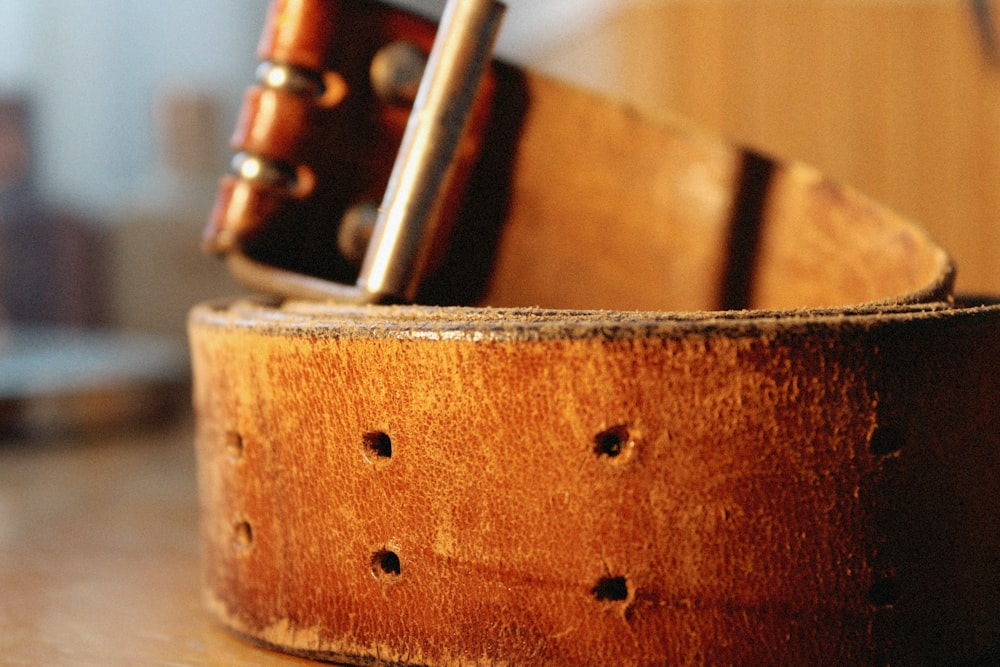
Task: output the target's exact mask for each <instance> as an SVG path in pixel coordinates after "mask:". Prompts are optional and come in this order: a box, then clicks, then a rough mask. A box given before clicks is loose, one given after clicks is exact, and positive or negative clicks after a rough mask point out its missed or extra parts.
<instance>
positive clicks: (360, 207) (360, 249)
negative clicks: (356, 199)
mask: <svg viewBox="0 0 1000 667" xmlns="http://www.w3.org/2000/svg"><path fill="white" fill-rule="evenodd" d="M377 219H378V206H377V205H376V204H372V203H370V202H363V203H360V204H355V205H354V206H352V207H350V208H349V209H347V210H346V211H345V212H344V215H343V217H342V218H341V219H340V229H339V230H337V248H338V249H339V250H340V254H341V255H343V256H344V259H346V260H347V261H349V262H354V263H355V264H360V263H361V261H362V260H363V259H364V258H365V252H366V251H367V250H368V243H369V242H370V241H371V238H372V232H373V230H374V229H375V221H376V220H377Z"/></svg>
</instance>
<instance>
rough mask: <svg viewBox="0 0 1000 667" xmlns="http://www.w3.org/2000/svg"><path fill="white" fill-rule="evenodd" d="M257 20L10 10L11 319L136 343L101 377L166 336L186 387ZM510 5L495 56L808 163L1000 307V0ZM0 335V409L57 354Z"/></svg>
mask: <svg viewBox="0 0 1000 667" xmlns="http://www.w3.org/2000/svg"><path fill="white" fill-rule="evenodd" d="M267 4H268V3H267V0H172V1H171V2H135V1H134V0H2V2H0V323H3V322H7V323H8V329H9V325H10V324H11V323H14V324H17V325H18V327H20V328H21V329H22V330H23V329H24V327H28V330H29V334H28V335H27V339H29V340H32V339H34V340H36V341H37V340H40V338H39V337H38V336H37V335H36V334H35V333H31V332H34V331H35V329H31V327H38V326H45V327H49V328H52V327H56V328H57V329H60V330H61V329H64V328H66V329H69V330H73V331H75V330H77V329H78V328H79V327H85V328H88V329H93V328H99V329H100V330H102V331H110V332H113V334H114V335H115V336H118V335H127V336H128V338H127V339H122V338H115V339H114V340H112V341H110V343H109V345H108V347H107V349H108V350H109V352H108V355H106V357H105V358H104V361H101V360H100V359H98V360H96V361H95V362H94V363H95V364H96V366H97V367H105V368H106V367H108V363H107V356H111V357H121V358H124V357H127V356H128V355H124V354H116V353H115V352H114V350H122V349H124V348H123V347H122V346H124V345H128V344H130V343H129V341H132V342H135V341H139V340H140V339H141V343H142V344H143V345H145V344H149V343H150V342H151V341H152V342H162V343H163V345H160V346H159V347H158V348H156V349H161V350H166V349H168V348H170V346H171V345H173V346H174V347H173V348H171V349H173V350H175V353H171V354H172V355H173V356H171V354H167V353H164V354H165V356H164V357H163V359H164V361H163V368H162V369H160V370H158V371H157V373H161V374H167V375H170V374H182V373H183V372H184V371H183V370H178V369H183V368H185V367H186V361H185V360H184V358H183V337H184V318H185V314H186V312H187V309H188V308H189V307H190V305H192V304H193V303H195V302H197V301H200V300H203V299H206V298H211V297H215V296H220V295H226V294H230V293H233V292H235V291H237V288H236V287H235V286H234V285H232V284H231V283H230V282H229V279H228V277H227V276H226V275H225V272H224V271H223V270H222V268H221V267H220V266H219V265H218V264H217V263H216V262H213V261H211V260H209V259H207V258H205V257H204V256H202V255H201V254H200V252H199V250H198V244H199V240H200V234H201V228H202V225H203V224H204V221H205V219H206V216H207V214H208V211H209V208H210V206H211V202H212V198H213V194H214V190H215V185H216V180H217V178H218V176H219V175H220V174H221V173H222V172H223V171H224V170H225V169H226V165H227V163H228V159H229V150H228V148H227V139H228V135H229V133H230V131H231V130H232V127H233V124H234V121H235V118H236V115H237V111H238V109H239V106H240V104H241V101H242V93H243V90H244V88H245V87H246V86H247V85H249V84H250V82H251V79H252V76H253V71H254V67H255V64H256V62H255V58H254V51H255V46H256V41H257V37H258V35H259V32H260V30H261V27H262V25H263V20H264V15H265V12H266V7H267ZM397 4H403V5H406V6H409V7H410V8H414V9H417V10H418V11H421V12H423V13H426V14H429V15H435V14H437V13H438V12H439V11H440V9H441V7H442V6H443V4H444V2H443V0H408V1H401V2H398V3H397ZM507 4H508V6H509V11H508V15H507V19H506V21H505V24H504V28H503V31H502V37H501V41H500V45H499V48H498V50H499V53H500V55H501V56H502V57H503V58H505V59H507V60H512V61H515V62H518V63H523V64H529V65H531V66H533V67H535V68H538V69H541V70H544V71H547V72H549V73H551V74H553V75H555V76H558V77H560V78H563V79H568V80H571V81H574V82H577V83H580V84H582V85H585V86H587V87H590V88H593V89H596V90H598V91H602V92H606V93H608V94H609V95H614V96H616V97H619V98H622V99H625V100H626V101H628V102H630V103H631V104H633V105H635V106H636V107H637V108H639V109H640V110H642V111H643V112H645V113H647V114H650V115H654V116H656V115H663V116H670V115H674V114H680V115H682V116H686V117H688V118H690V119H691V120H693V121H694V122H695V123H697V124H700V125H703V126H705V127H706V128H708V129H709V130H713V131H715V132H717V133H720V134H722V135H724V136H727V137H729V138H731V139H732V140H734V141H736V142H739V143H743V144H748V145H751V146H754V147H756V148H758V149H761V150H764V151H767V152H769V153H773V154H775V155H777V156H778V157H783V158H795V159H801V160H803V161H806V162H809V163H811V164H813V165H815V166H817V167H819V168H820V169H821V170H822V171H824V172H826V173H827V174H829V175H831V176H833V177H834V178H836V179H839V180H843V181H846V182H848V183H850V184H852V185H854V186H856V187H858V188H859V189H861V190H862V191H864V192H866V193H867V194H869V195H871V196H873V197H875V198H876V199H879V200H881V201H883V202H885V203H886V204H888V205H889V206H891V207H892V208H894V209H896V210H897V211H899V212H901V213H904V214H906V215H908V216H910V217H912V218H914V219H915V220H917V221H919V222H920V223H921V224H922V225H924V226H925V227H926V228H927V229H929V230H930V231H931V233H932V234H933V235H934V236H935V237H937V239H938V240H939V241H940V242H941V243H942V244H943V245H944V246H945V247H946V248H947V249H948V250H949V251H950V252H951V253H952V255H953V256H954V257H955V258H956V259H957V262H958V265H959V288H960V289H961V290H964V291H972V292H990V291H991V292H996V291H1000V271H997V268H996V267H997V265H998V260H1000V187H998V186H1000V64H998V59H1000V55H998V45H997V37H996V34H997V31H998V29H1000V23H998V20H997V14H998V13H1000V1H994V0H969V1H965V0H660V1H656V0H630V1H622V0H545V1H543V2H538V1H537V0H509V2H508V3H507ZM2 331H3V327H2V326H0V402H2V400H3V391H8V392H10V391H13V392H15V393H16V392H17V391H22V392H23V391H24V388H25V386H26V385H25V384H24V382H25V380H24V379H23V378H21V379H20V380H18V382H19V383H20V384H17V385H16V386H14V385H13V384H12V382H11V381H10V378H12V377H14V371H15V370H17V371H18V372H19V373H21V374H23V375H27V376H34V375H39V374H40V373H42V370H41V369H42V368H43V366H44V365H45V364H46V363H47V362H46V361H45V359H50V360H51V359H54V358H56V356H58V355H53V354H52V353H51V350H48V351H45V350H42V351H41V352H39V351H38V350H36V351H35V353H33V354H34V356H31V358H30V362H24V351H23V343H18V344H17V346H15V345H14V343H12V341H13V340H15V339H17V340H21V341H23V339H24V338H25V336H23V335H22V336H21V337H20V338H17V337H13V336H12V335H10V334H9V333H8V335H7V336H6V337H5V336H4V335H3V333H2ZM150 337H153V338H150ZM5 340H6V343H5V342H4V341H5ZM106 342H107V341H106ZM60 349H65V347H63V348H60ZM85 349H93V346H90V347H89V348H85ZM150 349H151V348H145V347H143V348H138V352H137V355H136V358H137V359H139V361H137V362H136V364H137V365H138V366H140V367H142V366H146V367H148V366H150V364H151V363H152V362H150V361H149V360H150V359H155V358H158V357H155V356H153V357H150V356H149V355H150V354H151V353H150V352H149V350H150ZM176 350H179V352H176ZM81 354H82V353H80V352H79V351H77V352H75V353H73V354H70V355H69V356H70V357H71V358H72V357H74V356H75V357H77V358H79V357H80V356H81ZM29 356H30V355H29ZM15 358H18V359H20V361H21V362H24V363H20V364H19V365H14V364H13V362H12V360H13V359H15ZM143 359H145V360H146V361H142V360H143ZM170 359H172V360H173V361H169V360H170ZM178 359H179V361H178ZM59 363H60V364H64V363H65V360H62V361H60V362H59ZM60 368H61V367H60ZM12 369H14V370H12ZM25 369H27V370H25ZM61 372H62V374H61V375H60V374H59V373H57V377H63V378H65V377H67V376H66V374H65V372H64V371H61ZM117 372H119V373H120V374H122V375H126V376H127V375H128V374H129V372H130V371H129V370H128V369H127V368H126V369H119V371H117ZM132 372H139V373H140V374H141V369H138V370H137V369H133V371H132ZM4 375H6V376H7V378H8V380H7V383H6V385H7V389H4V386H5V385H4ZM57 384H58V383H57ZM12 386H13V389H11V387H12ZM49 391H51V390H49Z"/></svg>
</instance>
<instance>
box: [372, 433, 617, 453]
mask: <svg viewBox="0 0 1000 667" xmlns="http://www.w3.org/2000/svg"><path fill="white" fill-rule="evenodd" d="M362 441H363V442H364V446H365V451H366V452H367V453H368V454H369V455H371V456H372V457H373V458H375V459H390V458H392V454H393V450H392V438H391V437H390V436H389V434H388V433H385V432H384V431H371V432H369V433H365V434H364V436H362ZM636 442H637V439H636V437H635V435H634V434H633V433H632V432H631V431H630V430H629V428H628V427H627V426H625V425H619V426H614V427H612V428H609V429H607V430H605V431H601V432H600V433H598V434H597V435H596V436H594V454H595V455H597V456H598V457H602V458H607V459H612V460H624V459H626V458H628V456H629V455H630V454H631V453H632V450H633V449H634V448H635V446H636Z"/></svg>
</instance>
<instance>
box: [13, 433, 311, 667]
mask: <svg viewBox="0 0 1000 667" xmlns="http://www.w3.org/2000/svg"><path fill="white" fill-rule="evenodd" d="M192 432H193V429H192V427H191V424H190V420H188V419H181V420H178V421H177V422H174V423H171V424H169V425H167V426H166V427H163V428H160V429H157V430H156V431H153V432H149V431H144V432H141V433H138V432H136V433H122V434H117V435H105V436H101V437H94V436H92V437H77V438H50V439H47V440H44V439H43V440H38V439H36V440H30V441H23V440H15V441H9V440H8V441H4V440H0V665H46V666H48V665H74V666H75V665H100V666H101V667H111V666H115V665H171V666H179V665H191V666H194V665H226V666H232V665H236V666H244V665H245V666H249V665H260V666H270V665H305V664H313V663H309V662H307V661H303V660H299V659H296V658H292V657H288V656H284V655H280V654H277V653H274V652H271V651H268V650H266V649H263V648H260V647H257V646H254V645H252V644H248V643H246V642H244V641H242V640H240V639H237V638H236V637H233V636H232V635H230V634H229V633H227V632H226V631H224V630H223V629H221V628H220V627H219V626H217V625H216V624H215V623H214V621H213V620H212V618H211V617H210V616H209V615H208V614H207V613H206V612H205V611H204V610H203V608H202V606H201V600H200V593H199V566H198V539H197V521H198V501H197V495H196V490H195V470H194V451H193V445H192Z"/></svg>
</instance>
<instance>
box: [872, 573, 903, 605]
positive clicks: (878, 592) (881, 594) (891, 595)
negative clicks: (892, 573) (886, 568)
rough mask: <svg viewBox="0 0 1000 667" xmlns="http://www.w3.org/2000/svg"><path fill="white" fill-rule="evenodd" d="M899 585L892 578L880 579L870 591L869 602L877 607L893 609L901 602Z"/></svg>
mask: <svg viewBox="0 0 1000 667" xmlns="http://www.w3.org/2000/svg"><path fill="white" fill-rule="evenodd" d="M899 596H900V590H899V583H898V582H897V581H896V580H895V579H894V578H892V577H887V578H885V579H880V580H879V581H876V582H875V583H874V584H872V587H871V588H869V589H868V600H869V601H870V602H871V603H872V604H873V605H875V606H876V607H891V606H893V605H894V604H896V603H897V602H899Z"/></svg>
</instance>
